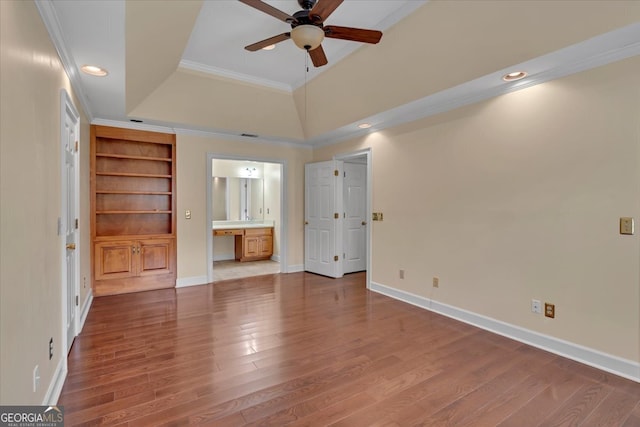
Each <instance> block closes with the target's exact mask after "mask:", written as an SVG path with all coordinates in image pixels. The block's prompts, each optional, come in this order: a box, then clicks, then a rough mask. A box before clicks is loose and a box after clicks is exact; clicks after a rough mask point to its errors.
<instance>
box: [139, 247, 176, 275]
mask: <svg viewBox="0 0 640 427" xmlns="http://www.w3.org/2000/svg"><path fill="white" fill-rule="evenodd" d="M172 243H173V241H172V240H171V239H149V240H139V241H138V249H137V251H136V252H137V255H138V274H139V275H140V276H149V275H153V274H169V273H171V272H172V269H171V259H172V258H173V257H172V251H173V244H172Z"/></svg>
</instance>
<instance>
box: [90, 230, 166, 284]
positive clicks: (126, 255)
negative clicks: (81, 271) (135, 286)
mask: <svg viewBox="0 0 640 427" xmlns="http://www.w3.org/2000/svg"><path fill="white" fill-rule="evenodd" d="M95 256H96V258H95V265H96V280H110V279H123V278H127V277H137V276H150V275H156V274H170V273H171V272H172V271H173V269H172V263H171V260H172V259H173V240H172V239H148V240H128V241H117V242H98V243H96V246H95Z"/></svg>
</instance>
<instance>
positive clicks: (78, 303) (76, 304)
mask: <svg viewBox="0 0 640 427" xmlns="http://www.w3.org/2000/svg"><path fill="white" fill-rule="evenodd" d="M78 304H79V302H78V295H76V306H78Z"/></svg>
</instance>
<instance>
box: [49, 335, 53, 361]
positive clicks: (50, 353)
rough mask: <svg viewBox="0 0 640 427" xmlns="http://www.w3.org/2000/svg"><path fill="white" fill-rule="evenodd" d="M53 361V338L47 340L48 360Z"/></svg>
mask: <svg viewBox="0 0 640 427" xmlns="http://www.w3.org/2000/svg"><path fill="white" fill-rule="evenodd" d="M51 359H53V337H51V339H50V340H49V360H51Z"/></svg>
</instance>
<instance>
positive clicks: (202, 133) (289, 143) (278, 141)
mask: <svg viewBox="0 0 640 427" xmlns="http://www.w3.org/2000/svg"><path fill="white" fill-rule="evenodd" d="M175 132H176V134H177V135H192V136H199V137H203V138H223V139H226V140H229V141H237V142H244V143H249V144H262V145H264V144H268V145H273V146H281V147H288V148H304V149H308V150H311V149H312V148H313V147H311V145H309V144H308V143H306V142H304V141H299V142H296V141H295V140H291V139H289V140H287V139H282V138H272V137H263V136H258V137H257V138H252V137H246V136H241V135H236V134H232V133H225V132H219V131H211V130H198V129H185V128H175Z"/></svg>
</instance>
